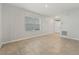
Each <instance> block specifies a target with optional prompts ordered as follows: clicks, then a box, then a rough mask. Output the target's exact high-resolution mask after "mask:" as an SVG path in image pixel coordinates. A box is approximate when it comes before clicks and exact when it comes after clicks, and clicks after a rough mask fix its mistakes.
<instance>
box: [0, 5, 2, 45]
mask: <svg viewBox="0 0 79 59" xmlns="http://www.w3.org/2000/svg"><path fill="white" fill-rule="evenodd" d="M1 40H2V4H0V44H1Z"/></svg>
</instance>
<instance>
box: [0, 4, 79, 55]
mask: <svg viewBox="0 0 79 59" xmlns="http://www.w3.org/2000/svg"><path fill="white" fill-rule="evenodd" d="M78 54H79V3H0V55H78Z"/></svg>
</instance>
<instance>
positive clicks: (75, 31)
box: [61, 8, 79, 39]
mask: <svg viewBox="0 0 79 59" xmlns="http://www.w3.org/2000/svg"><path fill="white" fill-rule="evenodd" d="M61 20H62V28H61V29H62V31H63V30H64V31H67V32H68V35H67V37H70V38H76V39H79V8H77V9H73V10H70V11H67V12H64V13H63V14H62V15H61Z"/></svg>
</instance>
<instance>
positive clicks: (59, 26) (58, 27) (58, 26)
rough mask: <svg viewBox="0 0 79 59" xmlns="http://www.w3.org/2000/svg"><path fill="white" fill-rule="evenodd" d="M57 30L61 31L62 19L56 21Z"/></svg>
mask: <svg viewBox="0 0 79 59" xmlns="http://www.w3.org/2000/svg"><path fill="white" fill-rule="evenodd" d="M55 32H57V33H60V32H61V21H55Z"/></svg>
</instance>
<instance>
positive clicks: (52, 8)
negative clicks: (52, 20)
mask: <svg viewBox="0 0 79 59" xmlns="http://www.w3.org/2000/svg"><path fill="white" fill-rule="evenodd" d="M11 4H12V5H14V6H18V7H21V8H25V9H27V10H30V11H32V12H36V13H39V14H42V15H47V16H55V15H57V14H60V13H63V12H66V11H68V10H73V9H76V8H79V3H11ZM46 4H47V5H48V7H47V8H45V5H46Z"/></svg>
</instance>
